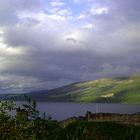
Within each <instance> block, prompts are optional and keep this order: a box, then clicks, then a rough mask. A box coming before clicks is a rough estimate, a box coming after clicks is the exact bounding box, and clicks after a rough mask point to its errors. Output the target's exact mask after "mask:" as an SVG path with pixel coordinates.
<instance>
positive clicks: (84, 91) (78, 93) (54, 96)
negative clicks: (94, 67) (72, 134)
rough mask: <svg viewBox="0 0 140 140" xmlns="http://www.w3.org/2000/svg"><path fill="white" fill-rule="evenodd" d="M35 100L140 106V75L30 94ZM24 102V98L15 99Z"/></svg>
mask: <svg viewBox="0 0 140 140" xmlns="http://www.w3.org/2000/svg"><path fill="white" fill-rule="evenodd" d="M28 95H29V96H30V97H31V98H32V99H33V100H39V101H57V102H58V101H59V102H110V103H137V104H140V75H135V76H131V77H120V78H113V79H99V80H94V81H88V82H82V83H75V84H71V85H68V86H64V87H61V88H56V89H53V90H46V91H38V92H35V93H34V92H32V93H29V94H28ZM14 99H17V100H19V99H20V100H22V99H23V95H22V96H18V97H14Z"/></svg>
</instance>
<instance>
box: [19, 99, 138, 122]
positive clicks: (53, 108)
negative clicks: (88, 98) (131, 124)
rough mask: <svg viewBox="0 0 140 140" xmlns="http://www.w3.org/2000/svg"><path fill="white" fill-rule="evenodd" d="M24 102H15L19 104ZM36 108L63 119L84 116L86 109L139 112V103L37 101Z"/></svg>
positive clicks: (94, 111) (128, 112)
mask: <svg viewBox="0 0 140 140" xmlns="http://www.w3.org/2000/svg"><path fill="white" fill-rule="evenodd" d="M23 103H25V102H17V105H18V106H21V105H22V104H23ZM37 109H38V110H39V111H40V114H43V112H45V113H46V115H48V116H49V115H50V116H51V117H52V119H56V120H63V119H66V118H69V117H73V116H84V115H85V114H86V112H87V111H91V112H92V113H97V112H104V113H123V114H125V113H127V114H131V113H136V112H140V104H139V105H135V104H133V105H132V104H111V103H109V104H108V103H99V104H95V103H60V102H59V103H56V102H38V103H37Z"/></svg>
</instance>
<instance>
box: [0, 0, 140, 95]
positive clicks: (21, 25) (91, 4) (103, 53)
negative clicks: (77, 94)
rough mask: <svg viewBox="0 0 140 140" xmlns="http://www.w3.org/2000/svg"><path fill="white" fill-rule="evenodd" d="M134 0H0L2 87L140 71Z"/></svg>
mask: <svg viewBox="0 0 140 140" xmlns="http://www.w3.org/2000/svg"><path fill="white" fill-rule="evenodd" d="M134 1H135V2H132V1H131V0H127V1H120V0H118V1H113V0H109V1H107V0H99V1H91V0H88V1H85V0H83V1H70V2H67V1H65V0H61V1H60V0H58V1H51V0H50V1H45V0H31V1H26V0H23V1H18V0H11V1H10V0H2V1H1V5H0V85H1V86H0V91H3V92H6V91H7V92H10V91H12V92H24V91H27V90H34V89H35V90H36V89H45V88H46V89H49V88H54V87H58V86H61V85H65V84H68V83H72V82H76V81H85V80H92V79H96V78H102V77H113V76H120V75H128V74H131V73H136V72H139V71H140V62H139V59H140V55H139V54H140V46H139V44H140V36H139V32H140V20H139V19H140V18H139V16H140V13H139V8H140V7H139V5H138V3H139V1H138V0H134ZM136 2H137V3H136ZM77 4H78V5H77ZM11 5H14V6H11ZM77 6H78V8H77V9H75V7H77Z"/></svg>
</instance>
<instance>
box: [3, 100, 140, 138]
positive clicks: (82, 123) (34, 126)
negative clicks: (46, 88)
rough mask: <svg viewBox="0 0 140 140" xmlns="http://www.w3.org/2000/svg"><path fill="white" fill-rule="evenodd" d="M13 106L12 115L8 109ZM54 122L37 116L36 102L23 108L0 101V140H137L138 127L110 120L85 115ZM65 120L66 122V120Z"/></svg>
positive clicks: (29, 101) (139, 136) (138, 136)
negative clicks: (14, 112)
mask: <svg viewBox="0 0 140 140" xmlns="http://www.w3.org/2000/svg"><path fill="white" fill-rule="evenodd" d="M14 109H16V111H17V115H16V116H14V117H12V116H10V115H9V114H8V113H7V112H9V111H11V110H14ZM70 120H71V121H68V122H69V123H67V121H61V122H59V121H55V120H52V119H51V118H50V117H46V115H45V114H44V116H43V118H40V117H39V111H37V110H36V102H34V101H31V100H30V99H28V104H24V105H23V108H15V105H14V103H13V102H9V101H0V140H140V126H139V125H133V124H120V123H117V122H113V121H106V122H105V121H103V120H102V121H89V120H88V119H86V117H81V118H78V119H70ZM65 122H66V123H65Z"/></svg>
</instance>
